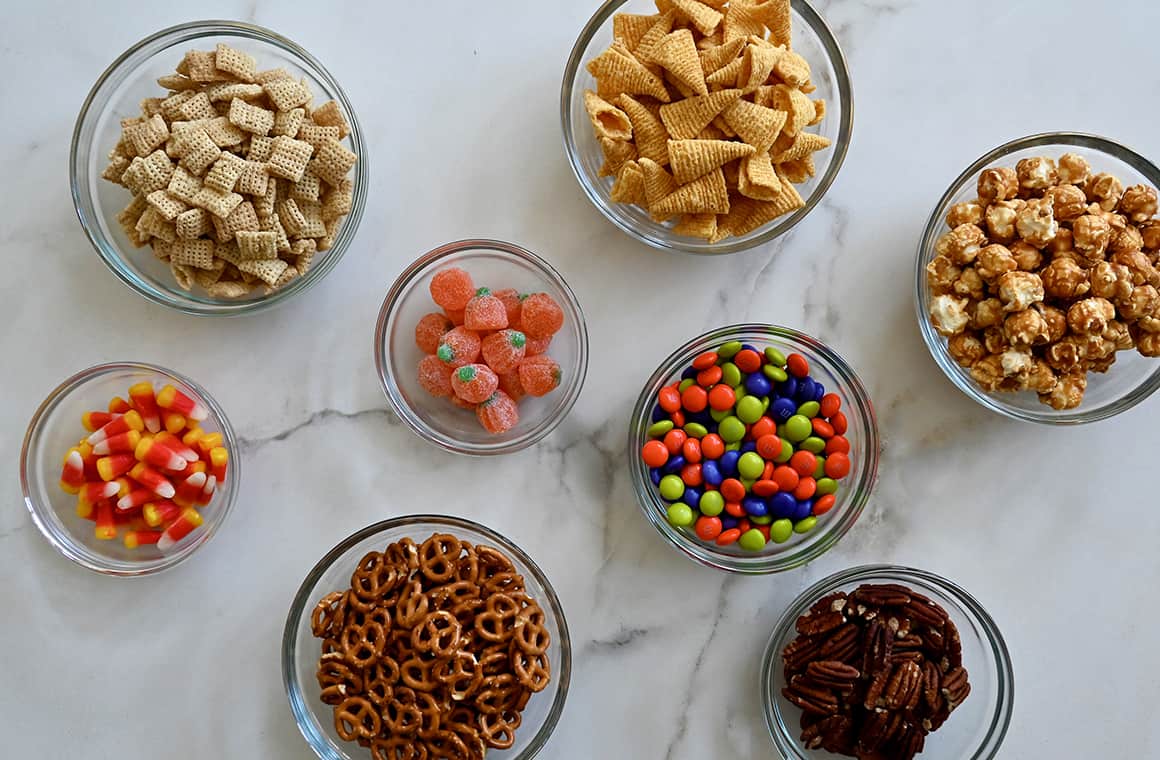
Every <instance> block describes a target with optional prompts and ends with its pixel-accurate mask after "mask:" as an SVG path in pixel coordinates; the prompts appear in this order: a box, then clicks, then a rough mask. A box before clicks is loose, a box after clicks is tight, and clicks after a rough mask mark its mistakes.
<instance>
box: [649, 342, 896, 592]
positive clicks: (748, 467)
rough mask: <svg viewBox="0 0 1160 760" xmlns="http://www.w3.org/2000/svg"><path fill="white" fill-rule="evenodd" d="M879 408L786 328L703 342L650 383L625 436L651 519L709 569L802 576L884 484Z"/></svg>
mask: <svg viewBox="0 0 1160 760" xmlns="http://www.w3.org/2000/svg"><path fill="white" fill-rule="evenodd" d="M878 457H879V439H878V425H877V419H876V417H875V414H874V407H873V406H872V404H871V403H870V398H869V396H868V395H867V393H866V388H865V386H863V385H862V382H861V380H860V379H859V378H858V376H857V375H856V374H855V373H854V371H853V370H852V369H851V368H850V366H849V365H848V364H847V363H846V362H845V360H844V359H842V357H841V356H839V355H838V354H837V353H836V352H835V351H834V350H833V349H831V348H830V347H829V346H827V345H825V344H824V343H822V342H821V341H819V340H817V339H815V338H812V337H810V336H808V335H805V334H803V333H801V332H798V331H796V330H792V329H790V328H787V327H778V326H774V325H761V324H741V325H731V326H729V327H723V328H720V329H717V330H713V331H711V332H708V333H706V334H704V335H701V336H698V337H696V338H694V339H693V340H691V341H689V342H688V343H686V344H685V345H683V346H681V347H680V348H678V349H677V350H676V351H675V352H673V354H672V355H671V356H669V357H668V358H667V359H665V360H664V362H662V363H661V365H660V367H658V368H657V370H656V371H655V372H654V373H653V375H652V377H651V378H649V380H648V382H646V383H645V386H644V390H643V391H642V392H641V395H640V397H639V398H638V399H637V402H636V406H635V407H634V409H633V412H632V417H631V419H630V424H629V431H628V461H629V471H630V478H631V480H632V484H633V490H634V491H635V493H636V497H637V502H638V504H639V505H640V508H641V512H642V513H643V514H644V516H645V518H646V519H647V520H648V521H649V522H650V523H652V525H653V527H654V528H656V530H657V532H659V533H660V534H661V535H662V536H663V537H664V538H665V540H666V541H668V542H669V543H670V544H671V545H672V546H673V547H674V548H676V549H678V550H679V551H680V552H682V553H683V554H685V556H687V557H689V558H690V559H692V560H694V561H695V562H699V563H700V564H703V565H707V566H709V567H714V568H717V569H719V570H724V571H727V572H733V573H747V574H759V573H774V572H781V571H784V570H791V569H793V568H795V567H800V566H801V565H804V564H805V563H807V562H810V561H812V560H814V559H816V558H817V557H819V556H821V555H822V554H823V553H825V552H826V551H827V550H829V549H830V548H831V547H832V546H834V544H836V543H837V542H838V541H839V540H841V538H842V536H844V535H845V534H846V532H847V531H848V530H850V528H851V527H853V525H854V523H855V522H857V520H858V517H859V516H860V515H861V514H862V509H863V508H864V507H865V505H866V501H867V500H868V499H869V497H870V492H871V491H872V489H873V487H874V485H875V483H876V481H877V477H878Z"/></svg>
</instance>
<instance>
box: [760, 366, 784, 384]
mask: <svg viewBox="0 0 1160 760" xmlns="http://www.w3.org/2000/svg"><path fill="white" fill-rule="evenodd" d="M761 374H763V375H765V376H766V377H768V378H769V379H770V380H772V381H774V382H775V383H784V382H785V380H786V378H787V377H789V375H787V374H786V373H785V370H784V369H782V368H781V367H775V366H773V365H772V364H766V365H765V366H764V367H762V368H761Z"/></svg>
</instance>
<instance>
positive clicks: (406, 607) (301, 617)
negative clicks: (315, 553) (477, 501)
mask: <svg viewBox="0 0 1160 760" xmlns="http://www.w3.org/2000/svg"><path fill="white" fill-rule="evenodd" d="M571 663H572V655H571V644H570V641H569V638H568V626H567V623H566V622H565V620H564V612H563V609H562V607H561V605H560V600H559V599H558V598H557V597H556V593H555V591H553V589H552V586H551V584H550V583H549V582H548V580H547V578H546V577H545V576H544V574H543V571H541V570H540V568H539V567H537V566H536V564H535V563H534V562H533V561H532V560H531V558H529V557H528V556H527V555H526V554H525V553H524V552H523V551H522V550H521V549H520V548H519V547H518V546H516V545H515V544H514V543H512V542H511V541H509V540H508V539H506V538H504V537H503V536H501V535H499V534H498V533H495V532H494V531H491V530H489V529H488V528H485V527H484V526H482V525H479V524H477V523H474V522H471V521H468V520H463V519H459V518H453V517H439V516H434V515H417V516H410V517H401V518H395V519H392V520H386V521H384V522H381V523H378V524H375V525H371V526H369V527H367V528H365V529H363V530H361V531H359V532H357V533H355V534H354V535H352V536H350V537H349V538H347V539H345V540H344V541H342V542H341V543H340V544H339V545H338V546H336V547H335V548H334V549H332V550H331V551H330V552H329V553H327V555H326V556H325V557H323V558H322V559H321V560H320V561H319V562H318V564H317V565H315V567H314V569H313V570H311V571H310V573H309V575H308V576H307V577H306V580H305V581H303V583H302V586H301V587H300V588H299V590H298V594H297V595H296V596H295V598H294V602H293V604H292V605H291V608H290V613H289V615H288V616H287V620H286V629H285V633H284V635H283V640H282V676H283V680H284V682H285V685H286V693H287V696H288V697H289V699H290V707H291V709H292V711H293V713H294V717H295V719H296V720H297V722H298V726H299V728H300V729H301V731H302V734H303V736H304V737H305V738H306V740H307V742H308V743H309V744H310V746H311V748H312V749H313V750H314V751H315V752H316V753H317V754H318V756H319V757H325V758H374V760H404V759H405V758H428V759H429V760H435V759H436V758H456V759H462V760H467V759H468V758H471V759H472V760H482V758H483V757H484V755H485V754H486V756H487V757H489V758H509V759H510V760H530V758H532V757H534V756H535V755H536V754H537V753H538V752H539V751H540V750H541V749H542V748H543V747H544V745H545V744H546V743H547V741H548V738H549V737H550V736H551V734H552V731H553V730H554V729H555V727H556V723H557V722H558V720H559V718H560V715H561V713H562V711H563V708H564V700H565V698H566V697H567V694H568V683H569V679H570V675H571Z"/></svg>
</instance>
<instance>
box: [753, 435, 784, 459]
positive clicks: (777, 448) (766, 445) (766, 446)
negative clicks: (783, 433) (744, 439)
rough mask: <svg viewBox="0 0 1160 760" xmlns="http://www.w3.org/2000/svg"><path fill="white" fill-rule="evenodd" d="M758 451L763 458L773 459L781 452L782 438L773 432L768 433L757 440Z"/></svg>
mask: <svg viewBox="0 0 1160 760" xmlns="http://www.w3.org/2000/svg"><path fill="white" fill-rule="evenodd" d="M755 445H756V449H755V450H756V452H757V454H758V455H759V456H760V457H762V458H763V459H769V460H772V459H773V458H774V457H776V456H777V455H778V454H779V453H781V440H780V439H779V438H778V437H777V436H776V435H773V434H772V433H767V434H765V435H763V436H761V437H760V438H758V439H757V440H756V441H755Z"/></svg>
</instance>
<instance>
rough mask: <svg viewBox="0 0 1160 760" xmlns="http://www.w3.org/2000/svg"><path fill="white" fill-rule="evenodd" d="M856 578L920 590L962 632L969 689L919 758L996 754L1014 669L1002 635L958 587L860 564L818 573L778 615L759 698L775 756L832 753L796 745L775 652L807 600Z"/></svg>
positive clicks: (848, 587) (791, 758)
mask: <svg viewBox="0 0 1160 760" xmlns="http://www.w3.org/2000/svg"><path fill="white" fill-rule="evenodd" d="M863 583H899V584H902V585H905V586H909V587H911V588H913V589H914V590H916V591H918V592H919V593H921V594H925V595H926V596H928V597H930V598H931V599H932V600H934V601H935V602H937V603H938V604H939V605H941V606H942V607H943V609H945V610H946V611H947V613H948V614H949V615H950V617H951V620H952V621H954V624H955V626H956V627H957V628H958V630H959V636H960V637H961V638H962V644H963V667H964V668H966V670H967V675H968V678H969V679H970V682H971V694H970V696H969V697H967V699H966V701H964V702H963V703H962V705H960V706H959V707H958V709H956V710H955V711H954V712H953V713H952V714H951V716H950V718H949V719H948V720H947V722H946V723H945V724H944V725H943V726H942V728H940V729H939V730H938V731H935V732H933V733H931V734H930V735H929V736H927V738H926V749H925V750H924V751H923V754H922V755H920V757H927V756H930V757H954V758H962V760H988V759H989V758H993V757H997V756H998V754H999V747H1000V745H1002V744H1003V738H1004V737H1005V736H1006V735H1007V728H1008V727H1009V726H1010V724H1011V712H1012V710H1013V708H1014V705H1015V673H1014V671H1013V670H1012V667H1011V655H1010V654H1009V653H1008V651H1007V644H1006V642H1004V641H1003V635H1002V634H1001V633H1000V632H999V628H998V626H996V625H995V621H994V620H992V619H991V616H990V615H989V614H987V611H986V610H985V609H983V607H982V605H980V604H979V603H978V602H977V601H976V600H975V598H974V597H972V596H971V595H970V594H968V593H967V592H966V591H964V590H963V589H962V588H960V587H959V586H957V585H955V584H954V583H952V582H951V581H948V580H947V579H946V578H941V577H939V576H937V575H935V574H934V573H929V572H926V571H925V570H915V569H914V568H910V567H899V566H896V565H864V566H862V567H855V568H851V569H849V570H843V571H841V572H839V573H835V574H833V575H831V576H829V577H828V578H824V579H823V580H821V581H819V582H818V583H816V584H814V585H813V586H811V587H810V588H808V589H806V590H805V591H803V592H802V593H801V595H800V596H798V598H797V599H795V600H794V602H793V604H791V605H790V607H789V609H788V610H786V611H785V614H784V615H782V617H781V620H780V621H778V624H777V627H776V628H774V631H773V636H771V637H770V639H769V644H767V645H766V648H765V655H764V656H763V657H762V661H761V700H762V705H763V708H764V713H765V724H766V727H767V728H768V729H769V733H770V736H772V737H773V743H774V744H776V745H777V748H778V750H780V752H781V756H782V757H784V758H787V760H808V759H809V758H819V759H820V758H823V757H833V755H831V754H829V753H827V752H824V751H822V750H807V749H805V748H804V747H803V746H802V744H801V741H800V739H799V738H798V737H799V736H800V735H801V731H800V729H799V727H798V726H799V724H798V719H799V717H800V715H801V710H800V709H799V708H797V707H795V706H794V705H793V704H791V703H790V702H789V700H787V699H786V698H785V697H783V696H782V694H781V690H782V688H783V687H784V686H785V677H784V669H783V667H782V662H781V653H782V650H784V649H785V647H786V645H787V644H789V642H790V641H792V640H793V639H794V638H795V637H796V636H797V631H796V629H795V624H796V623H797V619H798V618H799V617H801V616H802V615H803V614H805V612H806V610H808V609H809V608H810V606H811V605H813V603H814V602H816V601H817V600H818V599H820V598H821V597H823V596H825V595H826V594H831V593H834V592H836V591H852V590H854V589H855V588H857V587H858V586H860V585H862V584H863Z"/></svg>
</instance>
